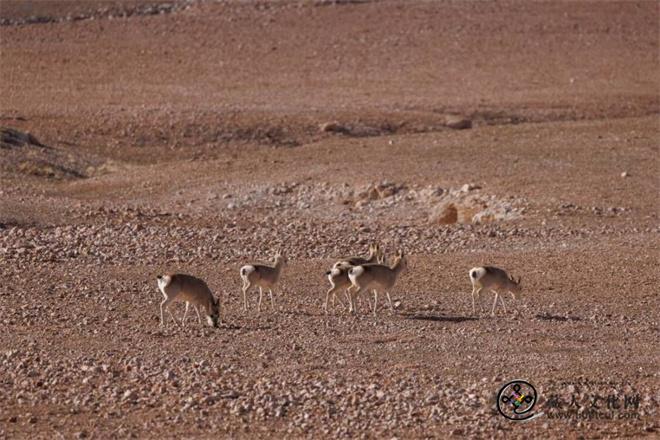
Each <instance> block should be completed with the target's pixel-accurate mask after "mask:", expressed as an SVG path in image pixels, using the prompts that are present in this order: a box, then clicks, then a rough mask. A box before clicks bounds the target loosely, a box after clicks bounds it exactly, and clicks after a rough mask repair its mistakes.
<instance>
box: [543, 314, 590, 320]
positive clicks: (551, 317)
mask: <svg viewBox="0 0 660 440" xmlns="http://www.w3.org/2000/svg"><path fill="white" fill-rule="evenodd" d="M535 317H536V318H538V319H543V320H545V321H580V318H579V317H577V316H559V315H551V314H549V313H539V314H538V315H536V316H535Z"/></svg>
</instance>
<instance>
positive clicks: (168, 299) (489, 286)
mask: <svg viewBox="0 0 660 440" xmlns="http://www.w3.org/2000/svg"><path fill="white" fill-rule="evenodd" d="M286 263H287V259H286V257H285V256H284V254H282V253H280V252H278V253H277V254H276V255H275V260H274V261H273V264H272V265H269V264H246V265H245V266H243V267H241V268H240V271H239V273H240V276H241V280H242V281H243V288H242V292H243V310H244V311H247V310H248V299H247V297H248V290H249V289H250V288H251V287H258V288H259V301H258V303H257V311H258V312H261V301H262V299H263V291H264V290H265V289H267V290H268V295H269V297H270V305H271V308H272V309H273V310H274V309H275V296H276V295H273V289H275V287H276V285H277V283H278V281H279V279H280V276H281V275H282V270H283V269H284V267H285V266H286ZM407 267H408V264H407V259H406V256H405V255H404V253H403V251H401V250H399V251H398V252H397V253H396V256H395V257H394V261H393V262H392V264H391V265H388V264H386V259H385V255H384V253H383V251H382V249H381V248H380V246H379V245H377V244H372V245H370V246H369V255H368V256H366V257H348V258H341V259H339V260H338V261H337V262H336V263H335V264H333V265H332V267H331V268H330V270H329V271H327V272H326V275H327V277H328V281H330V289H329V290H328V291H327V293H326V296H325V303H324V306H323V308H324V311H325V313H326V314H327V313H328V303H329V302H330V300H331V299H332V304H333V306H334V304H335V300H338V301H339V303H340V304H341V306H342V307H344V308H345V307H346V305H344V303H343V302H342V301H341V299H339V296H338V295H337V293H338V292H339V291H341V290H343V289H345V291H344V294H345V297H346V300H347V302H348V311H349V313H353V314H355V313H357V299H358V297H359V296H360V294H361V293H363V292H368V291H369V290H371V291H372V292H373V295H374V303H373V308H372V313H373V314H374V316H376V312H377V308H378V293H379V292H380V293H385V295H386V298H387V302H388V305H389V307H390V310H391V311H392V312H393V311H394V306H393V304H392V298H391V297H390V290H391V289H392V287H393V286H394V284H395V283H396V280H397V278H398V277H399V275H400V274H401V272H403V271H404V270H405V269H406V268H407ZM468 274H469V276H470V281H471V282H472V313H473V314H475V313H476V307H475V294H476V296H477V299H478V300H479V304H480V305H481V292H482V291H483V290H486V291H491V292H493V293H494V294H495V301H494V302H493V308H492V310H491V315H492V316H494V315H495V308H496V307H497V300H498V298H499V300H500V303H501V304H502V307H503V308H504V311H505V313H506V306H505V305H504V299H503V298H502V295H501V294H502V293H504V292H509V293H511V295H512V296H513V298H514V299H516V298H517V296H518V294H519V293H520V291H521V286H520V278H518V279H517V280H515V279H514V278H513V277H511V276H510V275H509V274H507V272H505V271H504V270H502V269H499V268H497V267H492V266H481V267H474V268H472V269H470V271H469V272H468ZM157 280H158V288H159V289H160V291H161V292H162V294H163V297H164V299H163V301H162V302H161V304H160V324H161V326H165V317H164V312H165V311H167V313H168V314H169V316H170V318H172V321H174V323H175V324H176V325H177V327H178V326H179V323H178V321H177V320H176V318H175V317H174V315H172V312H171V311H170V310H169V309H168V305H169V304H170V303H172V302H173V301H184V302H185V303H186V308H185V312H184V314H183V319H182V325H185V322H186V316H187V315H188V309H189V307H190V305H192V306H193V309H194V310H195V313H196V314H197V320H198V321H199V323H201V322H202V318H201V316H200V313H199V309H200V308H201V309H202V311H203V312H204V315H205V316H206V320H207V322H208V324H209V325H210V326H212V327H218V324H219V323H220V301H219V300H218V298H216V297H215V296H214V295H213V293H211V290H210V289H209V287H208V286H207V284H206V283H205V282H204V280H201V279H199V278H196V277H194V276H191V275H185V274H172V275H159V276H158V277H157Z"/></svg>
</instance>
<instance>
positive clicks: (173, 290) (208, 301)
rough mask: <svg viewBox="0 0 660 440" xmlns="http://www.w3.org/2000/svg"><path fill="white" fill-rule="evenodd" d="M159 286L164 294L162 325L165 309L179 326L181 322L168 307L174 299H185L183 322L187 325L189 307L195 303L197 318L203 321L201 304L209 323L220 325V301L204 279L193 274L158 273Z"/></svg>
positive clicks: (163, 323)
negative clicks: (200, 312)
mask: <svg viewBox="0 0 660 440" xmlns="http://www.w3.org/2000/svg"><path fill="white" fill-rule="evenodd" d="M156 279H157V280H158V288H159V289H160V291H161V292H162V294H163V297H164V299H163V302H161V303H160V325H161V326H163V327H164V326H165V319H164V316H163V311H164V310H167V313H168V314H169V315H170V317H171V318H172V321H174V323H175V324H176V325H177V327H179V323H178V322H177V320H176V319H175V318H174V315H172V312H171V311H170V310H169V309H168V308H167V307H168V306H169V304H170V303H171V302H172V301H185V302H186V311H185V312H184V314H183V320H182V324H183V325H185V321H186V315H187V314H188V307H189V306H190V304H192V305H193V308H194V309H195V312H197V319H198V321H199V323H200V324H201V323H202V319H201V317H200V316H199V310H198V309H197V306H200V307H201V308H202V310H203V311H204V313H205V315H206V320H207V322H208V324H209V325H210V326H212V327H216V328H217V327H218V322H221V321H220V301H219V300H218V299H217V298H216V297H215V296H213V293H211V290H210V289H209V287H208V286H207V285H206V283H205V282H204V280H201V279H199V278H196V277H194V276H191V275H184V274H180V273H177V274H172V275H158V276H157V277H156Z"/></svg>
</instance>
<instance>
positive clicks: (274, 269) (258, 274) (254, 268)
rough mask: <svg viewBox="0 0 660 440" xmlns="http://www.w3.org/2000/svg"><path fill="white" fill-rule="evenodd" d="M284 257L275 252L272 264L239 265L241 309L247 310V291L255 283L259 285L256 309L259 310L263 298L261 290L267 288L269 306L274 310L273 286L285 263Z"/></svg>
mask: <svg viewBox="0 0 660 440" xmlns="http://www.w3.org/2000/svg"><path fill="white" fill-rule="evenodd" d="M286 262H287V259H286V257H285V256H284V255H283V254H282V253H280V252H278V253H277V254H275V261H274V264H273V265H272V266H268V265H265V264H247V265H245V266H243V267H241V271H240V273H241V279H242V280H243V310H245V311H247V309H248V306H247V291H248V289H249V288H250V287H251V286H253V285H255V286H258V287H259V304H258V306H257V311H258V312H261V299H262V298H263V290H262V288H264V289H268V293H269V295H270V306H271V308H272V309H273V310H275V301H274V299H273V288H274V287H275V284H277V282H278V280H279V279H280V274H281V273H282V268H283V267H284V266H285V265H286Z"/></svg>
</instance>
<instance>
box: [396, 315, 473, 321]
mask: <svg viewBox="0 0 660 440" xmlns="http://www.w3.org/2000/svg"><path fill="white" fill-rule="evenodd" d="M401 316H403V317H404V318H406V319H414V320H419V321H438V322H464V321H476V320H478V319H479V318H475V317H473V316H443V315H425V314H422V313H402V314H401Z"/></svg>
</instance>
